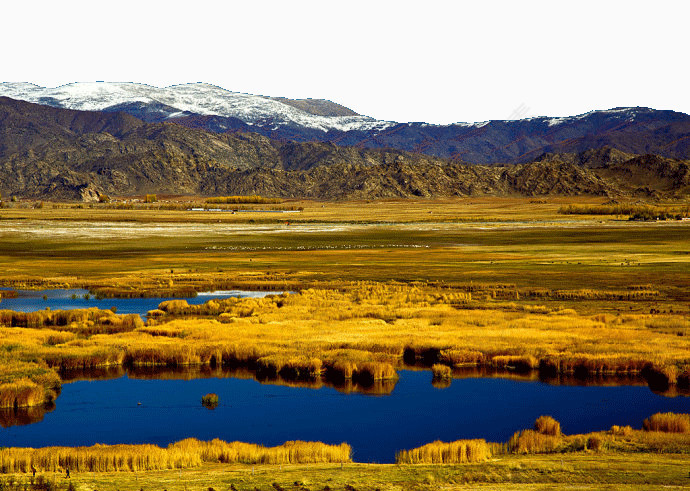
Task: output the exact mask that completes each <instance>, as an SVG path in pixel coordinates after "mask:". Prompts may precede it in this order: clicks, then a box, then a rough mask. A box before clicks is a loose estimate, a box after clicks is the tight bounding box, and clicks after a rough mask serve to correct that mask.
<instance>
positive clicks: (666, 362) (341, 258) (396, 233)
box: [0, 198, 690, 462]
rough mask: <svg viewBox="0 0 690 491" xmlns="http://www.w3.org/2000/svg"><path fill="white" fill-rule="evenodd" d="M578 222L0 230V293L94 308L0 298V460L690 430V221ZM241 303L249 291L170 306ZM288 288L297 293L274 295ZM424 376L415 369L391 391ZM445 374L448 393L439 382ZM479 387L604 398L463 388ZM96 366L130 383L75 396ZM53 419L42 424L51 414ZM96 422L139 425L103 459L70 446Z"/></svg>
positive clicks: (188, 216) (428, 210)
mask: <svg viewBox="0 0 690 491" xmlns="http://www.w3.org/2000/svg"><path fill="white" fill-rule="evenodd" d="M571 201H572V200H571ZM575 201H577V200H575ZM569 202H570V201H568V199H567V198H558V199H554V200H549V202H545V201H544V202H542V201H539V202H533V203H532V202H529V201H527V200H524V199H522V200H518V199H500V198H497V199H458V200H439V201H425V200H418V201H411V202H402V201H401V202H395V201H383V202H374V203H365V202H360V203H317V202H299V203H295V204H294V206H295V207H297V206H299V207H301V208H302V209H303V211H302V212H300V213H294V214H290V218H289V220H290V221H289V223H288V222H286V221H285V220H284V219H283V218H282V217H281V218H278V219H276V218H273V217H268V216H267V214H262V213H255V214H252V213H251V212H245V213H242V214H239V215H232V214H229V213H223V214H216V215H214V214H211V213H205V212H196V213H193V214H192V213H187V212H184V211H170V210H153V209H151V210H147V209H142V210H127V211H119V210H113V209H105V208H104V209H99V208H98V207H97V206H96V207H94V208H91V209H90V208H70V207H68V206H66V205H61V206H56V207H51V206H50V205H48V206H44V207H43V208H41V209H36V210H31V209H11V210H4V209H3V210H0V266H2V269H1V270H0V286H2V287H4V288H6V289H12V290H30V291H38V290H45V289H78V290H76V291H78V294H77V298H78V299H79V295H81V300H79V301H80V302H81V301H84V302H92V301H93V298H94V297H96V296H97V297H98V298H100V299H102V302H104V303H103V305H100V304H99V307H100V310H98V309H95V310H94V309H92V310H91V311H86V310H79V311H71V312H67V311H65V312H63V311H61V310H57V309H58V308H60V309H62V308H63V307H68V306H69V305H64V306H63V305H60V306H57V305H55V306H54V307H50V310H48V311H46V310H45V306H43V307H42V308H41V309H40V312H39V313H35V314H22V315H20V314H19V313H17V314H11V313H9V311H10V310H13V308H12V306H11V301H12V299H9V298H8V299H2V301H0V310H2V309H6V311H3V324H4V325H3V327H0V348H1V349H2V354H1V355H0V365H1V366H2V372H0V373H2V374H3V377H2V380H1V381H0V382H1V383H0V386H2V387H3V388H4V390H5V393H6V394H10V395H8V396H7V397H5V398H4V399H3V400H6V401H8V404H9V407H10V409H7V410H4V411H5V412H6V413H7V411H11V412H13V414H14V415H15V419H14V420H13V419H12V417H10V416H9V415H7V414H6V415H5V416H6V417H3V421H5V422H6V423H7V425H6V426H7V427H6V428H4V429H2V430H0V445H5V446H7V445H11V446H15V443H12V442H11V441H8V440H13V439H15V438H16V439H17V443H16V445H19V446H23V445H33V446H43V445H45V446H49V445H57V444H60V445H90V444H92V443H96V442H109V443H118V440H117V437H119V438H120V443H126V442H135V440H137V439H136V438H134V437H132V438H129V437H127V436H126V435H127V434H128V433H127V431H131V433H129V434H131V435H138V436H139V439H138V440H137V441H136V443H158V444H161V445H167V444H169V443H171V442H173V441H176V440H179V439H181V438H184V437H186V436H195V437H198V438H202V439H212V438H216V437H218V438H223V439H227V440H230V439H240V440H244V441H247V442H255V443H265V444H267V445H275V444H279V443H282V442H284V441H286V440H290V439H310V440H320V441H324V442H326V443H340V442H341V441H346V442H347V443H349V444H350V445H352V447H353V449H354V452H355V453H354V455H353V457H354V459H355V460H356V461H362V462H371V461H378V462H382V461H386V462H390V461H392V459H393V458H394V454H395V451H397V450H402V449H404V448H412V447H414V446H419V445H423V444H424V443H429V442H431V441H432V440H435V439H441V440H444V441H448V440H455V439H467V438H484V439H488V440H491V441H499V442H506V441H507V439H508V438H509V437H510V434H512V433H513V432H514V431H515V430H516V429H519V428H524V427H528V426H529V425H530V424H531V422H532V421H534V419H535V417H536V416H538V415H541V414H551V415H553V416H554V417H556V419H558V420H560V421H561V423H562V424H563V427H564V428H565V431H567V432H569V433H570V432H584V433H586V432H591V431H600V430H607V429H608V428H609V427H610V426H611V425H627V424H630V425H632V426H634V427H639V426H640V424H641V419H643V418H644V417H648V416H650V415H651V414H652V413H653V412H666V411H674V412H677V413H687V412H690V408H689V407H688V406H689V403H688V401H690V399H689V398H688V397H687V396H685V395H683V394H686V393H687V390H688V386H689V385H690V355H688V353H690V344H688V343H690V337H688V336H690V306H689V301H690V223H689V222H688V221H683V222H681V221H669V222H630V221H627V220H626V217H621V216H600V215H598V216H586V215H583V216H580V215H578V216H571V215H568V216H563V215H559V213H558V209H559V208H560V207H562V206H563V205H565V204H568V203H569ZM580 202H582V203H586V204H587V205H588V206H589V204H591V203H595V204H596V200H594V199H590V198H586V199H583V200H580ZM673 206H678V205H677V204H673ZM229 290H238V291H254V292H257V294H256V295H255V297H254V298H246V299H223V298H220V299H214V300H212V301H211V302H203V301H205V300H209V298H204V296H203V295H202V296H201V297H196V298H194V299H193V300H190V301H189V302H180V301H179V300H172V302H168V301H167V300H168V299H177V298H180V297H186V296H188V295H186V294H187V293H189V292H195V293H196V292H212V291H229ZM275 291H279V292H283V291H290V292H294V294H293V295H289V296H285V295H268V296H266V297H265V298H261V297H263V295H265V294H267V293H270V292H275ZM85 292H86V293H88V294H89V295H91V299H90V300H89V301H86V300H85V299H84V298H83V295H84V294H86V293H85ZM36 295H39V294H38V293H37V294H36ZM138 297H147V298H138ZM70 298H71V295H70ZM120 300H122V301H123V302H124V301H125V300H132V301H135V302H141V304H137V305H139V306H138V307H137V308H136V309H135V310H137V312H136V313H138V314H140V313H141V312H139V311H138V310H143V307H145V308H146V310H147V312H148V311H150V312H151V315H149V316H148V317H147V318H146V324H145V325H144V323H143V322H141V319H140V320H139V322H134V321H132V320H130V319H129V318H128V317H127V316H126V314H128V313H130V312H129V311H128V310H126V308H125V307H121V306H120V305H124V304H118V307H117V314H115V313H113V312H109V311H107V309H108V308H109V307H110V306H111V305H110V303H113V302H115V301H120ZM35 301H36V302H37V304H36V306H40V305H41V302H45V301H44V300H43V299H42V295H41V296H40V297H39V298H35ZM144 302H145V305H144ZM161 302H164V303H161ZM105 305H108V307H105ZM72 306H73V307H78V308H80V309H82V308H83V307H89V306H90V305H89V304H88V303H86V304H85V305H72ZM149 307H150V308H149ZM132 313H135V312H132ZM410 363H413V364H415V366H416V368H417V369H420V370H421V371H414V372H408V371H403V372H400V370H405V369H406V367H408V366H409V364H410ZM439 364H440V365H443V366H445V367H449V368H450V370H451V372H452V373H454V374H455V375H454V378H452V379H450V380H435V381H434V383H433V384H432V383H431V377H432V375H431V370H430V369H431V367H432V365H439ZM156 367H164V368H165V370H168V371H170V370H173V371H175V370H192V371H194V370H202V371H206V372H207V373H211V374H212V373H216V374H217V373H218V371H219V370H220V371H225V372H226V373H227V371H228V370H236V369H238V368H239V369H242V370H245V371H246V373H247V374H248V375H247V377H248V378H245V379H234V378H225V377H227V375H223V376H222V378H216V377H215V376H205V377H204V378H195V377H191V380H167V379H161V380H144V379H141V378H139V377H140V376H141V375H139V376H138V375H136V373H137V370H146V369H150V370H152V371H151V373H150V375H149V377H153V378H154V379H155V378H156V377H159V378H160V377H163V376H162V375H160V376H157V375H155V373H156V370H157V369H158V368H156ZM467 367H477V369H478V370H479V373H483V374H495V373H498V374H499V375H500V374H503V375H504V376H505V375H510V374H512V375H511V376H514V375H515V374H520V377H526V378H529V376H528V375H526V374H529V373H532V374H534V375H533V378H534V376H536V374H538V376H539V377H540V378H542V379H544V380H546V379H552V380H553V379H559V378H560V379H569V380H571V381H580V382H582V381H583V380H588V379H589V380H592V379H596V380H598V381H600V382H601V383H603V384H610V385H612V386H611V387H607V386H596V385H593V386H587V385H585V386H578V385H549V384H545V383H543V382H541V381H539V380H537V381H529V382H528V381H525V380H522V381H519V380H512V379H507V378H457V373H460V372H461V371H462V370H467V369H468V368H467ZM84 369H86V370H87V371H88V370H96V371H98V370H102V371H103V372H102V373H103V374H106V373H107V372H109V371H110V373H111V374H112V373H116V374H118V373H119V375H116V376H115V378H110V379H108V380H103V381H73V380H74V378H75V377H77V378H78V377H79V375H78V373H80V372H79V371H80V370H82V371H83V370H84ZM113 370H114V372H113ZM118 370H119V372H118ZM165 370H164V371H165ZM396 371H398V373H399V374H400V376H399V378H398V376H397V375H396ZM125 373H127V374H129V375H128V376H125V377H123V374H125ZM138 373H142V372H141V371H139V372H138ZM159 373H162V372H159ZM439 373H443V371H442V370H441V371H439ZM111 377H113V375H111ZM87 378H93V377H92V376H88V377H87ZM147 378H148V377H147ZM187 378H190V377H187ZM255 378H258V379H261V380H263V381H265V382H269V383H268V384H266V385H261V384H258V383H257V381H256V380H255ZM280 380H283V382H280ZM617 381H618V382H620V381H623V382H624V383H623V385H617ZM631 381H633V382H634V384H636V385H626V384H630V383H631ZM279 382H280V383H282V384H285V385H276V384H277V383H279ZM648 383H649V384H651V386H652V387H653V388H654V389H655V390H656V391H662V392H664V391H665V392H666V393H667V394H679V396H678V397H673V398H671V397H664V396H660V395H657V394H655V393H654V392H652V391H651V390H650V388H649V387H647V384H648ZM60 386H61V387H62V391H60ZM138 387H139V388H138ZM140 387H146V388H144V389H142V388H140ZM154 387H156V388H155V389H154ZM248 387H251V389H249V388H248ZM343 387H349V389H344V388H343ZM442 387H447V388H442ZM86 388H88V390H94V391H95V392H93V393H90V392H88V390H86ZM12 391H14V392H12ZM22 391H24V392H22ZM27 391H28V392H27ZM73 391H74V392H73ZM207 392H215V393H218V394H219V395H220V403H219V406H218V407H217V408H216V409H214V410H212V411H211V410H208V409H206V408H204V407H202V406H201V405H200V404H199V402H198V401H199V398H200V397H201V396H202V395H203V394H205V393H207ZM20 393H21V394H24V395H22V396H21V397H25V398H24V399H21V397H20ZM192 393H193V394H192ZM12 394H14V395H12ZM75 394H76V395H75ZM153 394H156V396H155V397H154V399H155V401H157V402H156V403H155V404H148V403H147V402H146V401H147V400H148V399H147V397H153ZM251 394H254V395H251ZM257 394H258V395H257ZM262 394H263V395H262ZM267 394H269V395H267ZM270 394H273V396H271V395H270ZM374 394H379V395H374ZM166 398H169V399H170V400H169V401H167V402H169V403H170V404H169V406H170V407H168V408H167V409H166V407H167V406H166V404H167V402H166ZM475 398H478V399H475ZM134 399H143V400H142V401H139V400H137V401H136V402H142V404H141V405H138V404H136V402H134ZM151 400H153V399H151ZM187 400H189V402H187ZM18 401H19V403H18ZM22 401H23V402H22ZM46 401H47V402H48V404H49V407H48V408H49V409H52V411H49V412H47V413H41V414H40V415H39V416H37V414H39V413H40V410H39V409H40V408H41V407H43V405H44V404H45V403H46ZM94 401H97V403H96V402H94ZM24 402H25V403H26V404H24ZM101 403H102V404H103V405H102V406H99V404H101ZM50 404H53V405H54V406H50ZM252 404H256V406H252ZM14 406H16V408H14V409H13V408H12V407H14ZM21 406H28V407H24V408H22V407H21ZM63 406H64V407H63ZM286 407H292V408H293V410H290V411H286V410H285V408H286ZM75 408H76V409H75ZM260 408H263V410H265V412H262V411H261V410H260ZM301 408H306V409H301ZM92 410H93V411H94V412H96V413H104V414H105V413H107V412H108V411H112V412H113V414H117V413H124V414H129V411H132V418H130V420H129V421H131V422H132V423H131V428H124V429H120V430H118V429H115V428H116V425H115V424H113V425H112V426H108V425H106V426H105V427H102V429H100V430H99V428H98V427H97V426H95V425H93V427H90V426H88V424H87V425H85V426H87V427H89V428H91V429H90V430H89V431H88V433H89V438H90V439H88V440H87V439H81V440H80V439H78V438H76V436H77V434H78V432H76V433H75V432H71V433H72V436H74V437H75V438H73V439H70V438H69V437H65V432H67V433H70V430H69V425H70V421H71V420H73V419H74V418H75V415H76V414H87V415H88V414H90V412H91V411H92ZM168 410H170V411H168ZM80 411H81V413H80ZM137 411H138V413H137ZM166 411H168V412H166ZM463 411H465V412H463ZM467 411H469V412H467ZM302 412H303V413H304V414H302ZM29 413H31V414H29ZM173 413H175V414H176V416H173V415H172V414H173ZM341 413H342V414H341ZM164 414H168V416H169V418H170V419H166V418H168V416H162V415H164ZM221 414H222V415H223V418H222V419H223V421H224V422H227V421H231V422H232V423H233V424H231V425H227V424H224V423H221V422H220V421H217V419H218V418H221V416H219V415H221ZM593 414H596V415H597V418H592V415H593ZM17 415H19V416H20V417H17ZM142 415H143V416H142ZM323 415H330V416H332V415H340V416H337V417H331V418H328V417H327V419H325V420H323V421H321V420H320V419H319V416H323ZM285 417H291V418H292V421H287V420H285V419H281V418H285ZM40 418H43V420H42V421H41V422H40V423H36V424H28V425H25V426H17V424H21V422H24V423H31V421H35V420H36V419H40ZM90 418H91V416H87V417H86V418H85V419H84V421H85V422H87V423H88V421H89V420H90ZM138 418H140V419H138ZM159 420H160V421H168V423H169V424H166V425H165V426H166V428H167V429H166V430H162V429H160V428H159V427H158V426H157V422H160V421H159ZM58 421H59V422H58ZM122 424H123V425H124V427H126V426H127V422H124V423H122ZM36 428H41V430H38V429H36ZM170 428H180V429H182V430H183V433H175V432H170V431H169V429H170ZM185 431H186V433H185ZM22 432H25V433H22ZM61 432H62V433H61ZM99 432H100V433H99ZM358 432H359V433H358ZM193 433H196V434H193ZM22 434H24V435H26V436H25V437H21V436H20V435H22ZM39 434H42V435H45V438H44V441H42V442H41V441H40V437H37V436H36V435H39ZM30 435H33V436H30ZM109 435H111V436H112V438H111V437H110V436H109ZM358 435H360V436H358ZM372 435H375V436H372ZM22 438H25V439H24V440H22ZM125 440H127V441H125ZM372 441H376V442H380V443H381V448H379V449H374V446H372V445H371V443H370V442H372ZM578 448H579V447H578ZM585 448H586V446H585ZM612 448H613V447H612ZM616 448H617V447H616ZM674 448H677V447H674ZM674 455H675V454H674ZM674 458H675V457H674ZM678 458H687V455H685V456H684V457H678ZM360 459H361V460H360Z"/></svg>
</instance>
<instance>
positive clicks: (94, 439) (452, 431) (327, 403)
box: [0, 370, 690, 462]
mask: <svg viewBox="0 0 690 491" xmlns="http://www.w3.org/2000/svg"><path fill="white" fill-rule="evenodd" d="M209 392H215V393H216V394H218V396H219V399H220V404H219V406H218V407H217V408H216V409H213V410H209V409H206V408H205V407H203V406H202V405H201V396H203V395H204V394H206V393H209ZM660 411H663V412H665V411H674V412H690V398H688V397H675V398H672V397H664V396H660V395H657V394H655V393H653V392H652V391H650V389H649V388H648V387H646V386H626V385H622V386H569V385H550V384H547V383H543V382H539V381H529V382H526V381H519V380H511V379H504V378H461V379H454V380H453V381H452V383H451V385H450V386H449V387H446V388H443V389H439V388H436V387H434V386H432V384H431V373H430V371H409V370H402V371H401V372H400V379H399V381H398V382H397V384H396V385H395V387H394V388H393V390H392V392H391V393H390V394H388V395H380V396H375V395H367V394H363V393H358V392H353V393H344V392H342V391H338V390H336V389H334V388H332V387H328V386H322V387H320V388H318V389H315V388H304V387H288V386H281V385H271V384H262V383H259V382H258V381H256V380H254V379H251V378H245V379H243V378H232V377H231V378H217V377H212V378H196V379H191V380H168V379H141V378H131V377H128V376H127V375H125V376H118V377H117V378H114V379H109V380H93V381H74V382H70V383H66V384H64V385H63V389H62V393H61V394H60V396H59V397H58V399H57V401H56V407H55V409H54V410H52V411H50V412H47V413H45V415H43V419H42V420H41V421H39V422H36V423H33V424H26V425H24V426H9V427H7V428H3V429H0V446H33V447H37V446H47V445H93V444H95V443H109V444H114V443H156V444H159V445H167V444H169V443H171V442H174V441H177V440H181V439H183V438H187V437H195V438H199V439H204V440H209V439H213V438H221V439H223V440H227V441H233V440H240V441H245V442H253V443H261V444H265V445H277V444H281V443H283V442H285V441H287V440H320V441H323V442H327V443H340V442H343V441H344V442H347V443H349V444H350V445H352V447H353V450H354V459H355V460H356V461H359V462H393V461H394V459H395V452H396V451H397V450H400V449H407V448H412V447H416V446H419V445H421V444H424V443H428V442H431V441H434V440H437V439H440V440H445V441H450V440H456V439H460V438H485V439H487V440H490V441H503V442H505V441H507V440H508V439H509V438H510V436H511V435H512V434H513V433H514V432H515V431H516V430H518V429H523V428H529V427H531V426H532V424H533V423H534V420H535V419H536V418H537V417H538V416H540V415H542V414H548V415H551V416H553V417H555V418H556V419H557V420H559V421H560V422H561V425H562V428H563V431H564V432H566V433H579V432H589V431H594V430H606V429H609V428H610V427H611V426H612V425H614V424H617V425H628V424H629V425H631V426H633V427H637V428H640V427H641V425H642V421H643V419H644V418H646V417H648V416H650V415H652V414H654V413H656V412H660Z"/></svg>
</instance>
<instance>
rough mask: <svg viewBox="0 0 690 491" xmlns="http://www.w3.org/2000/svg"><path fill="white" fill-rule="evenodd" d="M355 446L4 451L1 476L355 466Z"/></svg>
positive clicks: (191, 443)
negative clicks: (208, 466) (211, 465)
mask: <svg viewBox="0 0 690 491" xmlns="http://www.w3.org/2000/svg"><path fill="white" fill-rule="evenodd" d="M351 455H352V449H351V447H350V446H349V445H347V444H345V443H341V444H340V445H327V444H325V443H321V442H303V441H289V442H285V443H284V444H282V445H279V446H276V447H264V446H263V445H255V444H251V443H242V442H231V443H228V442H224V441H222V440H218V439H215V440H212V441H200V440H197V439H195V438H188V439H186V440H182V441H179V442H176V443H172V444H170V445H168V446H167V447H166V448H161V447H158V446H156V445H94V446H92V447H44V448H37V449H33V448H2V449H0V472H1V473H5V474H6V473H13V472H19V473H28V472H31V469H32V467H33V468H35V469H36V470H37V471H39V472H61V471H64V470H65V469H70V470H71V471H73V472H119V471H137V472H138V471H151V470H159V469H183V468H188V467H196V466H199V465H201V464H202V463H205V462H216V463H226V464H229V463H245V464H305V463H329V462H337V463H340V462H351V460H352V459H351Z"/></svg>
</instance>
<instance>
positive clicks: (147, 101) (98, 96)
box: [0, 82, 690, 164]
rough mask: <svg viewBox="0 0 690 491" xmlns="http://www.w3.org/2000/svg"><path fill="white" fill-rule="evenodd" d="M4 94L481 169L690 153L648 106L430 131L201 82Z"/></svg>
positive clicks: (674, 122)
mask: <svg viewBox="0 0 690 491" xmlns="http://www.w3.org/2000/svg"><path fill="white" fill-rule="evenodd" d="M0 96H6V97H10V98H12V99H20V100H24V101H28V102H34V103H38V104H42V105H48V106H53V107H58V108H66V109H78V110H90V111H95V110H99V111H106V112H115V111H121V112H125V113H128V114H130V115H133V116H136V117H137V118H139V119H142V120H144V121H146V122H156V123H157V122H174V123H177V124H180V125H183V126H187V127H191V128H199V129H203V130H207V131H212V132H216V133H225V132H228V131H240V132H253V133H258V134H260V135H263V136H268V137H270V138H272V139H279V140H292V141H297V142H330V143H334V144H336V145H342V146H357V147H364V148H378V149H388V148H392V149H398V150H405V151H409V152H415V153H422V154H427V155H430V156H435V157H443V158H451V159H456V160H462V161H465V162H471V163H477V164H489V163H520V162H528V161H530V160H534V159H536V158H538V157H539V156H540V155H542V154H543V153H564V152H566V153H568V152H575V153H578V152H584V151H587V150H590V149H598V148H602V147H606V146H609V147H613V148H617V149H619V150H621V151H624V152H628V153H634V154H644V153H655V154H658V155H662V156H665V157H674V158H681V159H686V158H689V157H690V116H688V115H687V114H684V113H679V112H675V111H658V110H655V109H649V108H644V107H631V108H615V109H608V110H600V111H591V112H588V113H585V114H581V115H577V116H567V117H546V116H541V117H533V118H528V119H521V120H507V121H484V122H480V123H456V124H450V125H434V124H428V123H394V122H388V121H379V120H376V119H373V118H370V117H367V116H360V115H358V114H356V113H354V112H353V111H350V110H349V109H347V108H344V107H342V106H339V105H338V104H334V103H332V102H329V101H322V100H312V99H302V100H297V101H295V100H290V99H282V98H272V97H264V96H257V95H250V94H242V93H237V92H230V91H228V90H225V89H222V88H220V87H217V86H214V85H209V84H203V83H195V84H185V85H174V86H171V87H167V88H158V87H152V86H150V85H144V84H135V83H106V82H93V83H73V84H68V85H63V86H61V87H57V88H44V87H39V86H37V85H33V84H30V83H0Z"/></svg>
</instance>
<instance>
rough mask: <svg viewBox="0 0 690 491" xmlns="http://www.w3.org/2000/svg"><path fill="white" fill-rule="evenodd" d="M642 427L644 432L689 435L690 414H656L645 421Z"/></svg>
mask: <svg viewBox="0 0 690 491" xmlns="http://www.w3.org/2000/svg"><path fill="white" fill-rule="evenodd" d="M642 427H643V428H644V429H645V431H663V432H665V433H690V414H676V413H656V414H653V415H652V416H650V417H649V418H647V419H645V420H644V422H643V424H642Z"/></svg>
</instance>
